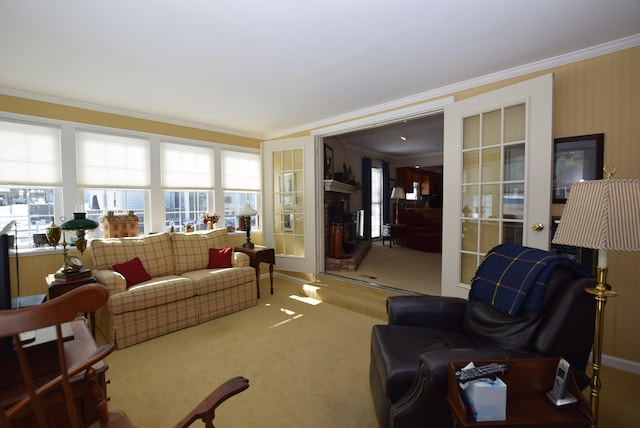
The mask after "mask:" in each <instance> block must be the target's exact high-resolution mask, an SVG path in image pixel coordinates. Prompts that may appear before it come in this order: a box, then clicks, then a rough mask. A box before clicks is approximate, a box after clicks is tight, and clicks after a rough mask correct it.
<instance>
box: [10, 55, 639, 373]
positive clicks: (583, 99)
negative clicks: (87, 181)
mask: <svg viewBox="0 0 640 428" xmlns="http://www.w3.org/2000/svg"><path fill="white" fill-rule="evenodd" d="M548 72H553V73H554V76H555V77H554V114H553V118H554V127H553V134H554V137H555V138H558V137H569V136H575V135H585V134H594V133H600V132H603V133H604V134H605V153H604V160H605V163H606V164H609V165H613V166H616V167H617V170H618V172H617V174H616V178H638V177H640V141H639V140H640V47H636V48H631V49H626V50H624V51H620V52H616V53H612V54H608V55H603V56H600V57H597V58H593V59H588V60H584V61H580V62H576V63H573V64H568V65H565V66H560V67H556V68H552V69H549V70H545V71H542V72H538V73H533V74H529V75H525V76H520V77H518V78H513V79H508V80H505V81H502V82H497V83H493V84H489V85H483V86H481V87H477V88H473V89H470V90H465V91H461V92H458V93H455V94H451V95H453V96H454V97H455V99H457V100H459V99H463V98H467V97H470V96H473V95H476V94H479V93H483V92H487V91H489V90H492V89H496V88H499V87H503V86H506V85H508V84H512V83H516V82H518V81H522V80H526V79H529V78H531V77H534V76H537V75H540V74H544V73H548ZM0 110H3V111H9V112H14V113H23V114H29V115H35V116H44V117H52V118H57V119H63V120H71V121H79V122H86V123H94V124H98V125H103V126H114V127H121V128H124V129H132V130H139V131H146V132H153V133H158V134H164V135H174V136H180V137H184V138H195V139H201V140H207V141H216V142H219V143H225V144H237V145H243V146H248V147H259V142H258V141H257V140H253V139H248V138H243V137H234V136H231V135H227V134H219V133H213V132H210V131H200V130H196V129H193V128H185V127H179V126H175V125H168V124H163V123H159V122H153V121H145V120H140V119H133V118H127V117H124V116H118V115H108V114H102V113H96V112H90V111H87V110H82V109H76V108H71V107H64V106H58V105H53V104H48V103H39V102H34V101H28V100H22V99H20V98H15V97H8V96H2V95H0ZM309 133H310V131H309V132H305V133H302V134H305V135H309ZM300 135H301V134H300ZM561 212H562V206H560V205H555V206H554V207H553V208H552V211H551V213H550V216H551V215H559V214H561ZM60 258H61V256H60ZM28 259H30V258H28V257H24V258H23V259H21V262H20V268H21V269H20V271H21V272H25V273H24V275H23V277H25V279H24V280H23V279H22V278H23V277H21V283H24V281H26V280H27V279H26V278H27V277H28V276H29V275H33V278H32V279H30V281H34V282H35V281H42V282H43V279H42V278H43V277H44V274H45V273H46V272H49V271H50V270H51V267H50V266H47V267H46V268H41V267H40V266H34V264H36V265H40V262H39V261H37V260H38V259H40V257H34V263H31V262H29V261H27V260H28ZM22 260H25V261H24V262H23V261H22ZM49 264H50V265H52V266H56V267H57V266H58V263H53V264H51V263H49ZM42 265H43V266H44V265H45V263H44V262H42ZM27 272H28V273H27ZM36 272H37V273H36ZM21 275H22V274H21ZM638 278H640V254H622V253H611V254H610V255H609V282H610V283H611V284H612V285H613V286H614V289H615V290H616V291H617V292H618V293H620V296H619V297H617V298H612V299H609V302H608V304H607V311H606V318H605V339H604V342H605V343H604V352H605V353H606V354H609V355H613V356H615V357H619V358H623V359H627V360H632V361H637V362H640V340H638V334H637V331H640V311H638V310H637V309H636V308H637V307H640V284H639V283H638Z"/></svg>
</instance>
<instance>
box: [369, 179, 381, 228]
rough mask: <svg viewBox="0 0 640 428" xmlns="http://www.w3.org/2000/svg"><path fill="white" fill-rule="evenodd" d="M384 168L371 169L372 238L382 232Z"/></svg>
mask: <svg viewBox="0 0 640 428" xmlns="http://www.w3.org/2000/svg"><path fill="white" fill-rule="evenodd" d="M382 185H383V184H382V168H378V167H374V168H371V237H372V238H379V237H380V232H381V231H382V207H383V204H382Z"/></svg>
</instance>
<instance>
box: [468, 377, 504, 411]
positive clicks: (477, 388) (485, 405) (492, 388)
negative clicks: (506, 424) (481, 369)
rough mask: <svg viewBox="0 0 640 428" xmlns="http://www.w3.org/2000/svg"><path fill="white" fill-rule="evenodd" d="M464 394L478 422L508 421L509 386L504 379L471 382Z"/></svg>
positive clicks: (469, 408)
mask: <svg viewBox="0 0 640 428" xmlns="http://www.w3.org/2000/svg"><path fill="white" fill-rule="evenodd" d="M462 392H463V395H464V398H465V401H466V403H467V409H468V410H469V412H470V413H471V414H472V415H473V419H475V421H476V422H485V421H504V420H505V419H507V385H506V384H505V383H504V382H503V381H502V379H500V378H496V380H495V381H488V380H475V381H471V382H469V384H468V385H467V387H466V388H465V389H464V390H463V391H462Z"/></svg>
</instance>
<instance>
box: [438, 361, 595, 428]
mask: <svg viewBox="0 0 640 428" xmlns="http://www.w3.org/2000/svg"><path fill="white" fill-rule="evenodd" d="M495 362H499V363H506V364H508V365H509V368H510V371H509V372H508V373H506V374H504V375H503V376H500V378H501V379H502V380H503V381H504V383H506V384H507V419H506V420H504V421H492V422H476V421H475V420H474V419H473V417H472V416H471V414H470V413H469V412H467V409H466V406H465V403H464V399H463V398H462V395H461V393H460V388H459V386H458V383H457V381H456V379H455V376H454V373H455V371H456V370H458V369H460V368H462V367H464V366H465V365H467V364H468V361H467V362H455V361H452V362H450V363H449V375H448V382H449V384H448V392H447V402H448V403H449V407H450V408H451V414H452V416H453V419H454V426H455V427H532V426H537V427H538V426H544V427H591V426H592V424H593V422H592V420H591V417H590V415H591V409H590V407H589V404H588V403H587V401H586V399H585V398H584V396H583V395H582V393H581V392H580V390H579V388H578V385H577V384H576V382H575V379H574V377H573V375H572V374H571V373H570V374H569V378H568V384H567V391H569V392H571V394H573V395H574V396H576V397H577V398H578V402H577V403H575V404H574V405H571V406H567V407H556V406H554V405H553V404H552V403H551V402H550V401H549V400H548V399H547V397H546V393H547V391H550V390H551V389H552V387H553V379H554V374H555V370H556V367H557V366H558V358H540V359H527V360H503V361H474V364H475V365H476V366H481V365H484V364H490V363H495Z"/></svg>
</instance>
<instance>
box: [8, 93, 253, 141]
mask: <svg viewBox="0 0 640 428" xmlns="http://www.w3.org/2000/svg"><path fill="white" fill-rule="evenodd" d="M0 94H2V95H8V96H12V97H19V98H25V99H29V100H34V101H41V102H46V103H53V104H60V105H64V106H68V107H75V108H81V109H86V110H93V111H97V112H100V113H109V114H116V115H120V116H127V117H134V118H137V119H144V120H151V121H154V122H162V123H167V124H170V125H176V126H184V127H187V128H195V129H199V130H203V131H211V132H220V133H222V134H229V135H235V136H238V137H247V138H255V139H260V140H262V139H264V136H262V135H256V134H250V133H247V132H244V131H238V130H235V129H227V128H219V127H215V126H210V125H204V124H202V123H197V122H189V121H187V120H180V119H171V118H168V117H164V116H159V115H154V114H147V113H139V112H137V111H132V110H126V109H121V108H116V107H108V106H104V105H101V104H94V103H89V102H85V101H75V100H71V99H68V98H63V97H56V96H52V95H43V94H37V93H34V92H29V91H23V90H20V89H13V88H9V87H6V86H0Z"/></svg>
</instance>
